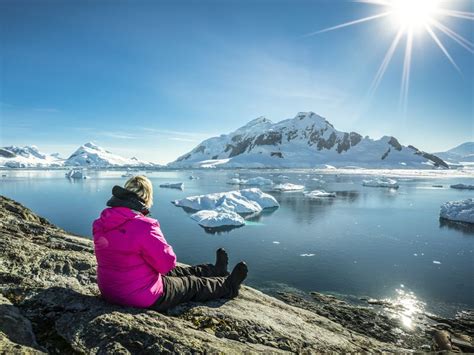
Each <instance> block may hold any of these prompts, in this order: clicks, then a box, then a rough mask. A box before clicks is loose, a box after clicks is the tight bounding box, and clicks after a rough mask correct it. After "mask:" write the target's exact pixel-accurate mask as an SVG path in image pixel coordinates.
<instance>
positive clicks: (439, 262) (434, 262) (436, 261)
mask: <svg viewBox="0 0 474 355" xmlns="http://www.w3.org/2000/svg"><path fill="white" fill-rule="evenodd" d="M433 264H436V265H440V264H441V261H438V260H433Z"/></svg>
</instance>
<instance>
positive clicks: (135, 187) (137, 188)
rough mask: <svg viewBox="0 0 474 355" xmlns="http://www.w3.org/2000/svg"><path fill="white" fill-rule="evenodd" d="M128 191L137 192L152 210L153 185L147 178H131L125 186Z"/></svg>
mask: <svg viewBox="0 0 474 355" xmlns="http://www.w3.org/2000/svg"><path fill="white" fill-rule="evenodd" d="M124 187H125V188H126V189H127V190H129V191H132V192H135V193H136V194H137V195H138V197H140V198H141V199H142V200H143V201H144V202H145V206H146V207H148V208H150V207H151V206H152V205H153V185H152V184H151V181H150V179H148V178H147V177H146V176H143V175H138V176H133V177H131V178H130V179H129V180H128V181H127V182H126V183H125V186H124Z"/></svg>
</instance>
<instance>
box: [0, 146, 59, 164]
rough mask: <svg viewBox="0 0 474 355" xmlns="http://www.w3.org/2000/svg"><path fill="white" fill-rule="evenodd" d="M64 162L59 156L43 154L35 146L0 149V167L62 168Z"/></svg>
mask: <svg viewBox="0 0 474 355" xmlns="http://www.w3.org/2000/svg"><path fill="white" fill-rule="evenodd" d="M63 161H64V160H63V159H61V158H59V157H58V155H57V154H45V153H42V152H40V151H39V149H38V147H36V146H34V145H31V146H24V147H17V146H14V145H12V146H9V147H3V148H0V166H4V167H8V168H43V167H57V166H62V164H63Z"/></svg>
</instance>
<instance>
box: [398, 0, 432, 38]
mask: <svg viewBox="0 0 474 355" xmlns="http://www.w3.org/2000/svg"><path fill="white" fill-rule="evenodd" d="M389 7H391V8H392V12H391V13H392V16H393V18H394V19H395V20H396V22H397V23H398V24H399V25H400V26H401V27H403V28H405V30H407V31H409V30H415V31H418V30H420V29H423V28H424V27H425V26H426V25H429V24H430V22H431V21H432V20H433V19H434V18H435V16H436V13H437V10H438V9H439V1H436V0H393V1H392V2H391V3H390V5H389Z"/></svg>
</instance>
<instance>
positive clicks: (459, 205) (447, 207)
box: [439, 198, 474, 223]
mask: <svg viewBox="0 0 474 355" xmlns="http://www.w3.org/2000/svg"><path fill="white" fill-rule="evenodd" d="M439 216H440V218H443V219H447V220H451V221H456V222H465V223H474V199H472V198H468V199H467V200H461V201H450V202H446V203H444V204H443V205H441V211H440V213H439Z"/></svg>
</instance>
